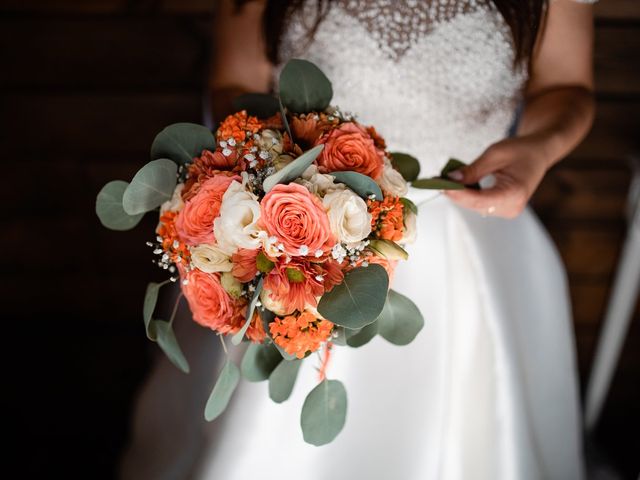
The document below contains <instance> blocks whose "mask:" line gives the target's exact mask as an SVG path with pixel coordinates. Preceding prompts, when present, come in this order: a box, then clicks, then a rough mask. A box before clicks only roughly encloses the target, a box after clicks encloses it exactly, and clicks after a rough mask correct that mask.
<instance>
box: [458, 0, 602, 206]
mask: <svg viewBox="0 0 640 480" xmlns="http://www.w3.org/2000/svg"><path fill="white" fill-rule="evenodd" d="M592 45H593V12H592V7H591V6H590V5H587V4H581V3H577V2H575V1H571V0H555V1H554V0H552V1H551V2H550V7H549V11H548V19H547V23H546V26H545V28H544V30H543V31H542V35H541V38H540V39H539V42H538V45H537V47H536V49H535V52H534V55H533V57H532V62H531V76H530V79H529V83H528V85H527V88H526V92H525V94H526V97H525V107H524V111H523V113H522V117H521V120H520V124H519V126H518V131H517V135H516V136H515V137H513V138H509V139H506V140H504V141H501V142H498V143H496V144H494V145H492V146H490V147H489V148H488V149H487V150H486V151H485V152H484V153H483V154H482V155H481V156H480V157H479V158H478V159H476V161H475V162H473V163H472V164H471V165H469V166H468V167H466V168H464V169H461V170H460V171H458V172H457V173H454V174H453V175H452V178H453V179H455V180H460V181H463V182H464V183H465V184H473V183H476V182H477V181H478V180H479V179H480V178H482V177H484V176H486V175H488V174H494V175H495V177H496V184H495V186H494V187H493V188H489V189H486V190H482V191H475V190H470V189H466V190H462V191H449V192H447V194H448V195H449V197H450V198H451V199H452V200H454V201H455V202H456V203H459V204H460V205H462V206H464V207H467V208H471V209H473V210H477V211H478V212H480V213H483V214H494V215H499V216H503V217H507V218H513V217H515V216H517V215H518V214H520V213H521V212H522V210H523V209H524V207H525V206H526V204H527V202H528V200H529V198H530V197H531V195H532V194H533V192H534V191H535V189H536V188H537V186H538V184H539V183H540V181H541V180H542V177H543V176H544V174H545V173H546V171H547V170H548V169H549V168H550V167H551V166H552V165H553V164H555V163H556V162H558V161H559V160H560V159H562V158H563V157H565V156H566V155H567V154H568V153H570V152H571V151H572V150H573V149H574V148H575V147H576V146H577V145H578V143H580V141H581V140H582V139H583V138H584V136H585V135H586V134H587V132H588V131H589V128H590V127H591V124H592V122H593V115H594V101H593V73H592V56H593V52H592V50H593V47H592Z"/></svg>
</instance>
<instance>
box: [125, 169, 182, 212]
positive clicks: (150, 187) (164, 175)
mask: <svg viewBox="0 0 640 480" xmlns="http://www.w3.org/2000/svg"><path fill="white" fill-rule="evenodd" d="M177 172H178V166H177V165H176V164H175V163H174V162H172V161H171V160H169V159H167V158H160V159H158V160H152V161H151V162H149V163H147V164H146V165H145V166H144V167H142V168H141V169H140V170H138V173H136V174H135V176H134V177H133V179H132V180H131V183H130V184H129V186H127V188H126V190H125V191H124V194H123V195H122V206H123V208H124V211H125V212H127V213H128V214H129V215H137V214H139V213H145V212H148V211H150V210H153V209H154V208H157V207H159V206H160V205H162V204H163V203H164V202H166V201H167V200H170V199H171V197H172V196H173V191H174V190H175V188H176V183H177V181H178V179H177V177H176V174H177Z"/></svg>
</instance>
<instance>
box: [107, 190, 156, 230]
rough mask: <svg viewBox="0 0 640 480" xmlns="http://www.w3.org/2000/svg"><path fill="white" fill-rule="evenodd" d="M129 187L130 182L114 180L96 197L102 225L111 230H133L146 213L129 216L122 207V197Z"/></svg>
mask: <svg viewBox="0 0 640 480" xmlns="http://www.w3.org/2000/svg"><path fill="white" fill-rule="evenodd" d="M128 186H129V183H128V182H124V181H122V180H114V181H112V182H109V183H107V184H106V185H105V186H104V187H102V190H100V192H99V193H98V196H97V197H96V215H98V218H99V219H100V223H102V225H104V226H105V227H107V228H110V229H111V230H120V231H123V230H131V229H132V228H133V227H135V226H136V225H137V224H138V223H139V222H140V219H141V218H142V217H143V215H144V213H139V214H137V215H129V214H128V213H127V212H125V211H124V208H123V207H122V195H124V192H125V190H126V189H127V187H128Z"/></svg>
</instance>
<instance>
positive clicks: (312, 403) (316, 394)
mask: <svg viewBox="0 0 640 480" xmlns="http://www.w3.org/2000/svg"><path fill="white" fill-rule="evenodd" d="M346 417H347V392H346V390H345V388H344V385H342V383H341V382H339V381H338V380H323V381H322V382H321V383H320V384H319V385H318V386H317V387H315V388H314V389H313V390H312V391H311V393H309V395H307V398H306V399H305V401H304V405H303V406H302V414H301V416H300V425H301V426H302V434H303V437H304V440H305V442H307V443H310V444H312V445H316V446H320V445H326V444H327V443H330V442H332V441H333V439H334V438H336V437H337V436H338V434H339V433H340V431H341V430H342V428H343V427H344V423H345V420H346Z"/></svg>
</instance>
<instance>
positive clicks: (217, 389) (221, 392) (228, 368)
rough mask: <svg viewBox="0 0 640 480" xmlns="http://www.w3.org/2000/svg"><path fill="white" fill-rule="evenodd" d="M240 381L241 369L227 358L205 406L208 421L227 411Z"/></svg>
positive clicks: (205, 415) (205, 416)
mask: <svg viewBox="0 0 640 480" xmlns="http://www.w3.org/2000/svg"><path fill="white" fill-rule="evenodd" d="M239 381H240V371H239V370H238V367H237V366H236V364H235V363H233V362H232V361H231V360H228V359H227V362H226V363H225V364H224V367H223V368H222V372H220V376H219V377H218V380H216V384H215V385H214V387H213V390H212V391H211V395H210V396H209V399H208V400H207V404H206V406H205V407H204V418H205V419H206V420H207V422H210V421H212V420H215V419H216V418H217V417H218V416H220V415H221V414H222V412H224V411H225V409H226V408H227V405H229V400H230V399H231V395H233V392H234V391H235V389H236V387H237V386H238V382H239Z"/></svg>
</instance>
